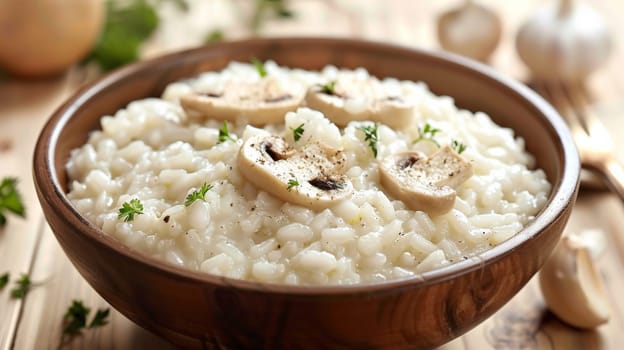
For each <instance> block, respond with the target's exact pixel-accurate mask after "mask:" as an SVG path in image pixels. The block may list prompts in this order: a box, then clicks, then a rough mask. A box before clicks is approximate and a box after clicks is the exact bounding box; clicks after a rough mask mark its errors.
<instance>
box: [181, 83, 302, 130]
mask: <svg viewBox="0 0 624 350" xmlns="http://www.w3.org/2000/svg"><path fill="white" fill-rule="evenodd" d="M295 90H296V89H295ZM302 102H303V93H302V92H296V91H294V90H287V89H285V87H283V86H282V85H281V84H280V83H279V82H278V81H277V80H275V79H270V78H264V79H262V80H260V81H259V82H243V81H229V82H227V83H226V84H225V85H224V86H223V88H222V89H221V90H219V91H207V92H195V93H192V94H188V95H184V96H181V97H180V104H181V105H182V107H183V108H184V109H186V110H187V111H194V112H195V113H199V114H200V115H202V116H205V117H209V118H213V119H218V120H230V121H234V120H238V119H241V118H242V119H246V120H247V121H248V123H249V124H252V125H265V124H274V123H280V122H283V121H284V115H285V114H286V113H287V112H290V111H294V110H296V109H297V107H299V106H300V105H301V104H302Z"/></svg>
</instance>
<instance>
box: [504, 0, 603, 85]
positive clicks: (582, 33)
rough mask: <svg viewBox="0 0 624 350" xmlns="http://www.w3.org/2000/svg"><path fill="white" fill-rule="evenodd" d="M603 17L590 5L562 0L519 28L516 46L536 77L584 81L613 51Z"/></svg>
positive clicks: (547, 7) (543, 9)
mask: <svg viewBox="0 0 624 350" xmlns="http://www.w3.org/2000/svg"><path fill="white" fill-rule="evenodd" d="M611 45H612V44H611V36H610V34H609V29H608V27H607V25H606V23H605V21H604V19H603V18H602V17H601V16H600V14H598V13H597V12H596V11H595V10H594V9H592V8H591V7H589V6H588V5H586V4H584V3H581V2H580V1H575V0H562V1H561V3H560V4H559V5H558V6H556V4H550V6H546V7H544V8H542V9H541V10H539V11H538V12H537V13H536V14H535V16H534V17H533V18H531V19H530V20H529V21H528V22H526V23H525V24H524V25H523V26H522V27H521V28H520V29H519V31H518V34H517V37H516V48H517V50H518V54H519V55H520V58H521V59H522V61H524V63H525V64H526V65H527V66H528V67H529V69H530V70H531V72H532V73H533V75H534V78H536V79H543V80H554V79H561V80H564V81H573V80H582V79H583V78H586V77H587V76H588V75H589V74H590V73H591V72H593V71H594V70H596V69H597V68H598V67H600V66H601V65H603V64H604V63H605V61H606V60H607V59H608V57H609V53H610V52H611Z"/></svg>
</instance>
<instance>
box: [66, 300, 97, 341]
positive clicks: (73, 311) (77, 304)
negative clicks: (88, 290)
mask: <svg viewBox="0 0 624 350" xmlns="http://www.w3.org/2000/svg"><path fill="white" fill-rule="evenodd" d="M89 312H91V309H89V308H88V307H86V306H84V304H83V303H82V301H80V300H74V301H73V302H72V304H71V306H70V307H69V309H67V312H66V313H65V316H64V318H63V320H64V321H65V328H63V334H67V335H74V334H78V333H80V331H81V330H82V329H83V328H85V327H86V325H87V316H88V315H89Z"/></svg>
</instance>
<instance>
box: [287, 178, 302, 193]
mask: <svg viewBox="0 0 624 350" xmlns="http://www.w3.org/2000/svg"><path fill="white" fill-rule="evenodd" d="M297 186H299V181H297V180H295V179H290V180H288V187H286V189H288V190H289V191H290V190H292V189H293V187H297Z"/></svg>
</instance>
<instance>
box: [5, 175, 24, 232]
mask: <svg viewBox="0 0 624 350" xmlns="http://www.w3.org/2000/svg"><path fill="white" fill-rule="evenodd" d="M7 212H10V213H13V214H15V215H17V216H20V217H24V216H25V209H24V204H23V203H22V196H21V195H20V193H19V191H18V190H17V179H16V178H14V177H5V178H4V179H2V183H0V227H2V226H4V225H6V221H7V218H6V213H7Z"/></svg>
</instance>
